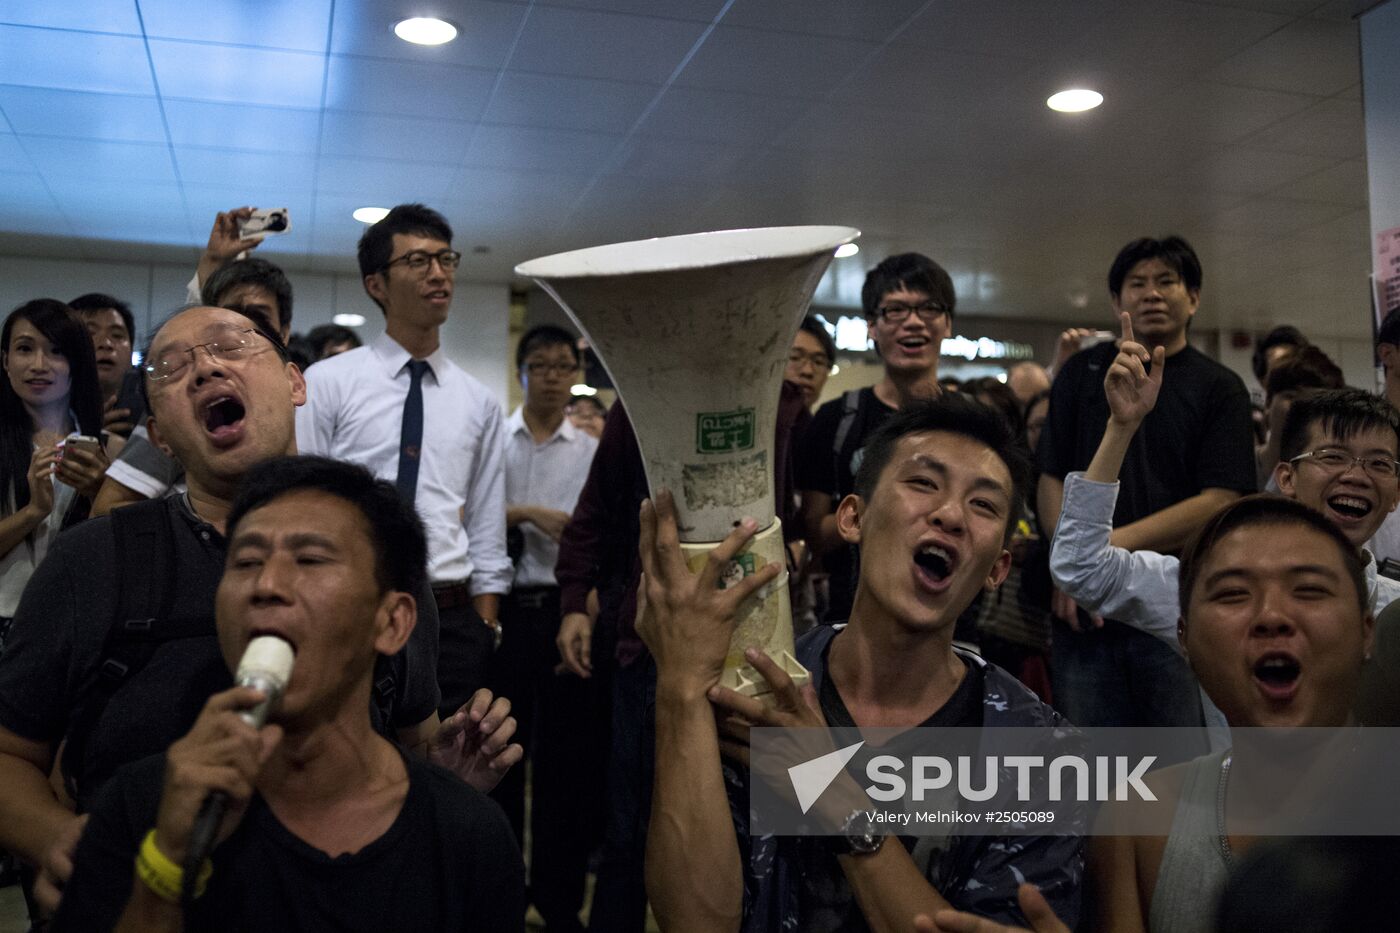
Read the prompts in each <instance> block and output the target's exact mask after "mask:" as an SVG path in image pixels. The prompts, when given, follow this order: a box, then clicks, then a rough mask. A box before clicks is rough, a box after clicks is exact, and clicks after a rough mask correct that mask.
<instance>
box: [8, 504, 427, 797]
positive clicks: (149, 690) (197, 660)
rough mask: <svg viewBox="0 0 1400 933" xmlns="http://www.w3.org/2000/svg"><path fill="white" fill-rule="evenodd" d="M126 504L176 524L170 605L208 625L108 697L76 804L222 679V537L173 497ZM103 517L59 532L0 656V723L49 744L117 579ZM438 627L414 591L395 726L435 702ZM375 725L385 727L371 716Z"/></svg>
mask: <svg viewBox="0 0 1400 933" xmlns="http://www.w3.org/2000/svg"><path fill="white" fill-rule="evenodd" d="M127 508H130V509H145V508H151V509H167V510H168V516H169V519H170V520H169V522H168V523H164V524H162V527H166V528H168V529H169V530H171V531H173V533H174V535H175V541H174V547H173V549H172V553H173V559H174V578H173V579H172V580H171V581H169V583H168V584H167V587H168V592H169V593H170V595H171V597H172V598H173V605H172V607H171V613H170V615H171V616H172V617H175V618H207V619H208V628H207V635H205V636H203V637H192V638H179V639H174V640H170V641H165V642H163V643H161V644H160V645H159V646H158V647H157V648H156V650H155V653H154V654H153V655H152V656H151V659H150V661H149V662H148V663H147V664H146V665H145V666H144V667H143V668H141V670H140V671H139V672H138V673H136V674H134V675H133V677H132V679H131V680H130V681H128V682H127V683H125V684H124V685H123V686H122V687H121V688H120V689H119V690H118V691H117V692H116V694H115V695H113V697H112V698H111V700H110V701H109V702H108V703H107V705H106V707H105V709H104V711H103V713H102V716H101V717H100V718H99V719H98V720H97V722H96V724H95V726H94V728H93V730H92V732H91V734H90V736H89V738H88V743H87V749H86V754H85V755H84V756H83V760H82V761H81V762H79V763H78V765H77V767H76V768H75V772H76V773H75V775H74V776H75V777H76V779H77V781H78V786H79V791H80V800H79V803H80V804H82V805H85V804H86V803H87V802H89V801H90V800H92V799H93V796H94V795H95V794H96V792H97V790H98V788H99V787H100V785H101V783H102V782H103V781H105V780H106V779H108V778H110V777H111V775H112V774H113V772H115V771H116V769H117V768H118V767H119V766H121V765H123V764H125V763H127V762H130V761H136V760H137V759H140V758H144V757H146V756H147V755H153V754H157V753H159V752H163V751H165V749H166V748H168V747H169V746H170V743H172V742H174V741H175V740H176V739H178V738H180V737H181V736H183V735H184V734H185V733H186V732H188V731H189V728H190V726H191V725H193V724H194V720H195V718H196V717H198V715H199V711H200V709H202V708H203V706H204V702H205V701H206V700H208V699H209V697H210V695H212V694H214V693H217V692H218V691H220V690H226V689H228V688H229V687H230V686H232V685H233V678H232V676H231V675H230V673H229V670H228V668H227V667H226V666H225V664H224V660H223V656H222V654H220V652H219V645H218V637H217V635H216V632H215V628H214V594H215V592H216V591H217V590H218V586H219V578H220V576H221V575H222V573H223V566H224V557H225V553H226V551H227V547H228V545H227V542H226V541H225V540H224V538H223V536H222V535H220V534H219V533H218V531H217V530H215V529H214V527H213V526H211V525H209V524H207V523H205V522H203V521H201V520H200V519H199V518H198V517H197V516H195V514H194V513H193V512H191V511H190V510H189V507H188V506H187V505H186V504H185V503H184V499H183V497H179V496H173V497H171V498H168V499H165V500H161V501H156V502H147V503H138V504H136V505H131V506H127ZM111 521H112V520H111V518H109V517H104V518H98V519H93V520H91V521H88V522H84V523H83V524H81V525H79V526H77V527H75V528H73V529H72V530H71V531H67V532H65V533H63V534H62V535H60V536H59V537H58V539H57V540H56V541H55V542H54V544H53V546H52V547H51V548H50V549H49V553H48V555H47V556H46V557H45V558H44V560H43V561H42V562H41V563H40V564H39V566H38V567H36V568H35V570H34V575H33V576H32V577H30V579H29V584H28V586H26V588H25V591H24V596H23V598H21V600H20V604H19V610H18V612H16V614H15V622H14V626H13V628H12V629H11V631H10V636H9V638H8V640H7V641H6V643H5V652H4V654H3V655H0V726H3V727H4V728H6V729H9V730H10V731H11V732H13V733H15V734H16V735H19V736H21V737H23V738H26V739H29V740H31V741H36V742H49V743H54V744H57V743H58V741H59V740H60V739H62V738H63V737H64V735H65V734H66V732H67V730H68V727H69V725H70V724H71V721H72V717H73V715H74V713H75V712H76V709H77V706H78V704H79V703H80V702H81V700H82V698H83V696H84V685H85V684H86V683H87V682H88V680H89V678H90V677H91V676H92V675H93V672H94V671H95V670H96V669H97V667H98V666H99V664H100V663H101V661H102V660H103V658H102V647H103V643H104V641H105V639H106V637H107V632H108V630H109V629H110V628H111V626H112V624H113V620H114V618H115V616H116V614H117V610H118V605H119V600H120V596H119V593H120V587H121V581H119V580H118V577H119V576H120V567H121V562H120V561H119V560H118V558H117V554H116V542H115V540H114V538H113V534H112V527H111ZM157 624H158V623H157ZM437 634H438V624H437V607H436V605H435V604H434V602H433V600H432V598H431V594H428V595H427V596H426V597H425V598H420V599H419V600H418V624H417V626H416V627H415V629H414V632H413V634H412V636H410V639H409V643H408V644H407V645H406V646H405V647H404V649H403V650H402V651H400V652H399V653H398V655H396V656H395V657H394V658H393V659H392V661H391V669H392V670H393V671H394V680H395V691H394V708H393V714H392V716H391V723H390V725H391V726H392V727H394V728H404V727H408V726H413V725H416V724H417V723H420V722H422V721H423V720H424V719H427V718H428V717H429V716H431V715H432V714H433V712H434V711H435V710H436V709H437V705H438V703H439V698H440V694H439V692H438V686H437V671H436V669H437ZM376 727H378V728H381V731H390V730H388V729H385V728H384V727H383V724H382V723H378V722H376Z"/></svg>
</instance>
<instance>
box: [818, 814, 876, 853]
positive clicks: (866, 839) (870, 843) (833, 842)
mask: <svg viewBox="0 0 1400 933" xmlns="http://www.w3.org/2000/svg"><path fill="white" fill-rule="evenodd" d="M826 841H827V844H828V845H829V846H830V847H831V850H832V852H833V854H835V855H874V854H875V853H876V852H879V851H880V846H882V845H884V844H885V834H884V833H882V832H880V831H879V830H878V829H877V828H876V826H875V821H874V820H872V819H871V818H870V811H869V810H852V811H851V813H850V815H849V816H847V817H846V819H844V820H843V821H842V822H841V835H839V836H827V837H826Z"/></svg>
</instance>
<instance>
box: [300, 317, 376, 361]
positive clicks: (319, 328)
mask: <svg viewBox="0 0 1400 933" xmlns="http://www.w3.org/2000/svg"><path fill="white" fill-rule="evenodd" d="M306 342H307V343H309V344H311V349H312V351H313V352H312V355H311V358H312V359H313V360H319V359H322V358H323V357H325V355H326V347H329V346H330V345H331V344H333V343H348V344H350V346H351V347H360V346H364V344H363V342H361V340H360V335H359V334H357V333H355V332H354V331H353V330H351V329H350V328H348V327H346V326H344V325H342V324H317V325H316V326H315V327H313V328H311V329H310V330H309V331H307V332H306Z"/></svg>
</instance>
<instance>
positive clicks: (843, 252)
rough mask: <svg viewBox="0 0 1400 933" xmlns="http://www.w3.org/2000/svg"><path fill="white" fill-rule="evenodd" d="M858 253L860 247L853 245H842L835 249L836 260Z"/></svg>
mask: <svg viewBox="0 0 1400 933" xmlns="http://www.w3.org/2000/svg"><path fill="white" fill-rule="evenodd" d="M858 252H860V247H859V246H857V245H855V244H854V243H842V244H841V245H840V246H838V247H836V258H837V259H845V258H846V257H847V256H854V255H855V254H856V253H858Z"/></svg>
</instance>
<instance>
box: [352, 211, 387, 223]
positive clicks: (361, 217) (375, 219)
mask: <svg viewBox="0 0 1400 933" xmlns="http://www.w3.org/2000/svg"><path fill="white" fill-rule="evenodd" d="M350 216H351V217H353V218H355V219H356V220H358V221H359V222H360V223H362V224H377V223H379V222H380V221H381V220H383V219H384V218H385V217H388V216H389V209H388V208H387V207H357V208H355V212H354V213H352V214H351V215H350Z"/></svg>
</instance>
